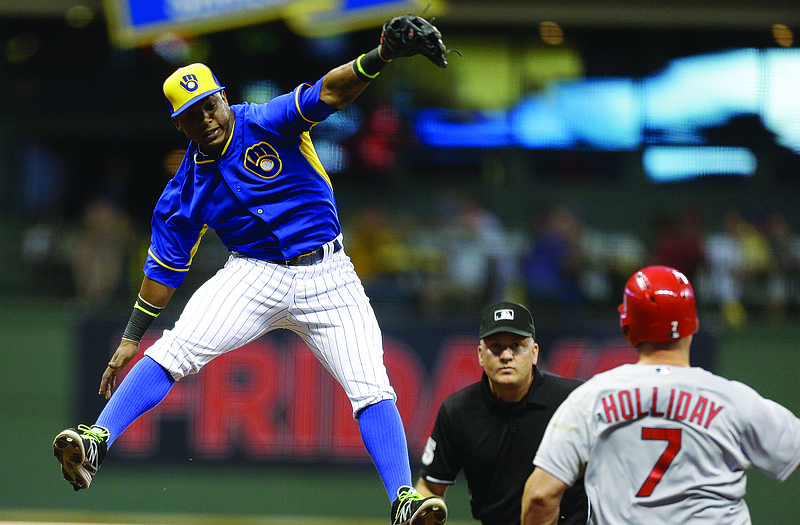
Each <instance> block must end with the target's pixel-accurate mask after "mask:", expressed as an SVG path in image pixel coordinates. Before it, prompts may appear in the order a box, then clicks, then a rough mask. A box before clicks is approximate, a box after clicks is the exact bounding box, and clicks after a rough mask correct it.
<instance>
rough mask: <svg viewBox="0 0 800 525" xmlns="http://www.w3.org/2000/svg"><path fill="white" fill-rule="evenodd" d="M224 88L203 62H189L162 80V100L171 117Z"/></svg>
mask: <svg viewBox="0 0 800 525" xmlns="http://www.w3.org/2000/svg"><path fill="white" fill-rule="evenodd" d="M223 89H225V86H220V85H219V80H217V77H215V76H214V73H212V72H211V69H209V67H208V66H207V65H205V64H200V63H197V64H190V65H188V66H185V67H181V68H178V69H177V70H176V71H175V72H174V73H173V74H171V75H170V76H169V77H167V79H166V80H165V81H164V100H165V101H166V103H167V108H168V109H169V111H170V113H171V115H170V116H172V117H176V116H178V115H180V114H181V113H182V112H183V111H184V110H185V109H186V108H188V107H189V106H191V105H192V104H194V103H195V102H197V101H198V100H200V99H202V98H205V97H207V96H209V95H213V94H214V93H217V92H219V91H222V90H223Z"/></svg>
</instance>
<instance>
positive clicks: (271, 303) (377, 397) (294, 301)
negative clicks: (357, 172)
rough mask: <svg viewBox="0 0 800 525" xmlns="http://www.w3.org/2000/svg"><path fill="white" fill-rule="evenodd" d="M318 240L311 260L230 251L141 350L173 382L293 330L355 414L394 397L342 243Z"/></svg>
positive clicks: (365, 303)
mask: <svg viewBox="0 0 800 525" xmlns="http://www.w3.org/2000/svg"><path fill="white" fill-rule="evenodd" d="M331 252H332V242H330V243H328V244H326V245H325V256H324V258H323V260H322V261H321V262H319V263H317V264H314V265H311V266H283V265H279V264H275V263H270V262H267V261H263V260H261V259H253V258H250V257H242V256H237V255H231V256H230V258H229V259H228V261H227V262H226V263H225V266H224V267H223V268H222V269H220V270H219V271H218V272H217V273H216V275H214V276H213V277H212V278H211V279H209V280H208V281H206V282H205V283H204V284H203V285H202V286H200V287H199V288H198V289H197V291H195V293H194V294H193V295H192V297H191V298H190V299H189V301H188V303H187V304H186V308H184V310H183V312H182V313H181V315H180V318H179V319H178V321H177V322H176V323H175V326H174V327H173V328H172V329H171V330H166V331H164V334H163V335H162V336H161V338H160V339H158V341H156V342H155V343H154V344H153V345H152V346H151V347H150V348H148V349H147V351H146V352H145V355H148V356H150V357H151V358H153V359H154V360H155V361H156V362H158V363H159V364H160V365H161V366H163V367H164V368H166V369H167V370H168V371H169V372H170V373H171V374H172V377H173V378H174V379H176V380H178V379H180V378H182V377H185V376H187V375H190V374H196V373H197V372H199V371H200V369H201V368H202V367H203V366H204V365H205V364H207V363H208V362H209V361H211V360H212V359H214V358H215V357H217V356H219V355H222V354H224V353H226V352H230V351H231V350H235V349H236V348H239V347H241V346H243V345H245V344H247V343H249V342H250V341H253V340H254V339H257V338H258V337H261V336H262V335H264V334H265V333H267V332H269V331H270V330H275V329H278V328H285V329H288V330H291V331H292V332H294V333H296V334H297V335H299V336H300V337H301V338H302V339H303V341H305V343H306V344H307V345H308V347H309V348H310V349H311V351H312V352H313V353H314V355H315V356H316V357H317V359H319V361H320V362H321V363H322V364H323V366H325V368H326V369H327V370H328V371H329V372H330V373H331V374H332V375H333V377H334V378H335V379H336V380H337V381H338V382H339V384H341V385H342V387H343V388H344V390H345V393H346V394H347V397H348V398H349V399H350V402H351V404H352V406H353V414H354V415H355V414H357V413H358V412H359V411H361V410H362V409H364V408H366V407H367V406H369V405H372V404H374V403H377V402H379V401H382V400H384V399H391V400H396V395H395V392H394V389H393V388H392V386H391V385H390V383H389V377H388V375H387V373H386V367H385V366H384V364H383V344H382V339H381V331H380V328H379V326H378V322H377V320H376V319H375V313H374V312H373V310H372V306H370V304H369V299H368V298H367V296H366V294H365V293H364V288H363V286H362V285H361V281H360V279H359V278H358V275H356V272H355V269H354V268H353V265H352V263H351V262H350V258H349V257H348V256H347V255H345V253H344V248H342V249H341V250H339V251H338V252H336V253H331Z"/></svg>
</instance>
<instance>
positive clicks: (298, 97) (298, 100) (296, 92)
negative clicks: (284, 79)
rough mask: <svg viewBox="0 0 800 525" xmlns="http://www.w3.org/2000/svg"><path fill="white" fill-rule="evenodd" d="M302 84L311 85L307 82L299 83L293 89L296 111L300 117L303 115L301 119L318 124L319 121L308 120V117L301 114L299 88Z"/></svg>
mask: <svg viewBox="0 0 800 525" xmlns="http://www.w3.org/2000/svg"><path fill="white" fill-rule="evenodd" d="M303 86H308V87H311V84H307V83H306V84H300V85H299V86H297V89H295V90H294V105H295V107H296V108H297V112H298V113H299V114H300V116H301V117H303V120H305V121H306V122H310V123H312V124H319V121H317V120H310V119H308V118H306V116H305V115H303V110H301V109H300V88H301V87H303Z"/></svg>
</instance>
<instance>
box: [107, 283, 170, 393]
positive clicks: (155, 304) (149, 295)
mask: <svg viewBox="0 0 800 525" xmlns="http://www.w3.org/2000/svg"><path fill="white" fill-rule="evenodd" d="M173 293H175V288H172V287H171V286H167V285H165V284H161V283H160V282H158V281H154V280H152V279H150V278H149V277H147V276H145V277H144V279H143V280H142V286H141V287H140V288H139V299H138V300H137V301H136V305H135V306H134V310H133V314H131V320H130V321H129V322H128V326H127V327H126V328H125V332H124V333H123V334H122V341H120V344H119V346H118V347H117V350H116V351H115V352H114V355H113V356H112V357H111V360H110V361H109V362H108V366H107V367H106V369H105V372H103V377H102V379H101V380H100V390H99V392H98V393H99V394H100V395H101V396H104V397H105V398H106V399H110V398H111V394H112V393H113V391H114V386H115V384H116V378H117V374H119V373H120V371H122V370H123V369H124V368H125V367H126V366H127V365H128V363H130V362H131V360H132V359H133V358H134V357H136V354H137V353H138V352H139V341H141V339H142V336H143V335H144V332H145V331H146V330H147V328H148V327H149V326H150V323H152V321H153V320H154V319H155V318H156V317H158V314H159V313H160V312H161V310H162V309H163V308H164V307H165V306H166V305H167V303H168V302H169V300H170V299H171V298H172V294H173Z"/></svg>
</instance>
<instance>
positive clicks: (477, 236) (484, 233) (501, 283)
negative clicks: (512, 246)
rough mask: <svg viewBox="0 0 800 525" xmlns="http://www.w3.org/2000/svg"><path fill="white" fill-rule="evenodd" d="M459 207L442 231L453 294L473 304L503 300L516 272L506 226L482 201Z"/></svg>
mask: <svg viewBox="0 0 800 525" xmlns="http://www.w3.org/2000/svg"><path fill="white" fill-rule="evenodd" d="M456 205H457V210H456V211H457V214H456V216H455V217H453V218H452V219H453V220H452V221H451V222H449V224H445V225H444V227H445V229H444V230H443V231H442V232H441V233H442V234H443V241H444V243H443V247H444V251H445V254H446V268H447V269H446V271H447V279H448V281H449V284H450V290H449V292H450V293H449V295H450V296H451V298H453V299H455V300H461V301H465V302H467V303H469V304H478V303H480V304H484V303H491V302H497V301H500V300H502V298H503V294H504V292H505V288H506V285H507V284H508V283H509V281H510V279H511V277H512V274H511V272H512V271H513V268H512V266H511V265H512V264H513V260H511V259H510V257H513V253H509V252H510V250H509V247H506V246H505V244H504V241H505V231H504V228H503V224H502V223H501V222H500V219H499V218H498V217H497V216H496V215H494V214H493V213H492V212H491V211H489V210H488V209H487V208H486V207H485V206H484V205H483V203H481V202H479V201H478V200H474V199H462V200H460V201H458V202H457V204H456Z"/></svg>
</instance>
